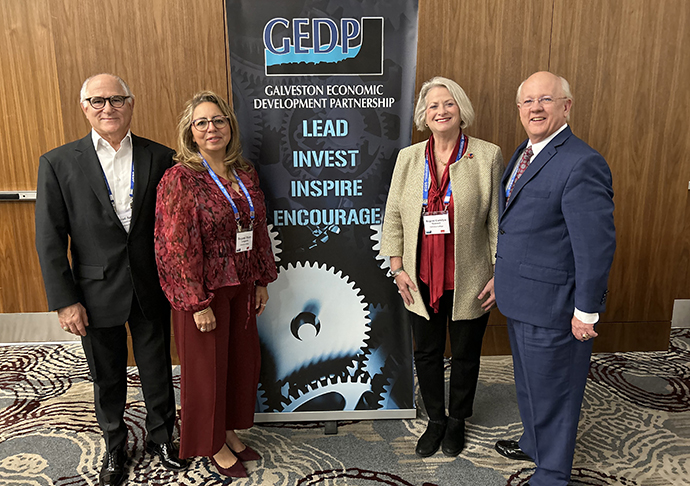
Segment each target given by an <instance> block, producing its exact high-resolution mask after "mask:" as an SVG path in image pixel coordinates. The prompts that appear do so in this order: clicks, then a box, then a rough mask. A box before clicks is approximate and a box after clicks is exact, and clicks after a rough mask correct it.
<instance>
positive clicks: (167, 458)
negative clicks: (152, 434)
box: [146, 440, 189, 471]
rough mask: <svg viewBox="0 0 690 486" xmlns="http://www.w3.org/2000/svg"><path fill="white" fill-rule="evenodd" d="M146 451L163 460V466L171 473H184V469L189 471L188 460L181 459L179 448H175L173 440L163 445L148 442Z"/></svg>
mask: <svg viewBox="0 0 690 486" xmlns="http://www.w3.org/2000/svg"><path fill="white" fill-rule="evenodd" d="M146 451H147V452H148V453H149V454H153V455H155V456H158V457H159V458H160V460H161V464H163V466H164V467H165V468H166V469H170V470H171V471H182V470H183V469H187V466H188V465H189V461H187V459H180V456H179V454H178V452H177V447H175V445H174V444H173V443H172V441H171V440H169V441H168V442H164V443H162V444H155V443H153V442H147V443H146Z"/></svg>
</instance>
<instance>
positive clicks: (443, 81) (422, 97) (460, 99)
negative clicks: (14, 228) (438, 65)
mask: <svg viewBox="0 0 690 486" xmlns="http://www.w3.org/2000/svg"><path fill="white" fill-rule="evenodd" d="M432 88H446V89H447V90H448V92H449V93H450V95H451V96H452V97H453V99H454V100H455V102H456V103H457V104H458V109H459V110H460V120H461V121H460V128H467V127H469V126H470V125H472V122H473V121H474V108H472V102H471V101H470V99H469V97H468V96H467V94H465V91H464V90H463V89H462V88H461V87H460V85H459V84H458V83H456V82H455V81H453V80H452V79H448V78H444V77H442V76H436V77H434V78H431V79H430V80H429V81H426V82H425V83H424V84H423V85H422V88H421V89H420V90H419V98H418V99H417V105H416V106H415V109H414V123H415V125H416V126H417V130H419V131H420V132H423V131H424V128H425V127H426V123H425V122H426V116H425V115H426V96H427V95H428V94H429V91H431V90H432Z"/></svg>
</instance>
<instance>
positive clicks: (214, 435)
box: [155, 91, 277, 477]
mask: <svg viewBox="0 0 690 486" xmlns="http://www.w3.org/2000/svg"><path fill="white" fill-rule="evenodd" d="M175 160H176V161H177V164H176V165H175V166H174V167H172V168H171V169H169V170H168V171H167V172H166V173H165V175H164V176H163V179H162V180H161V182H160V184H159V185H158V200H157V205H156V229H155V238H156V259H157V262H158V273H159V276H160V282H161V286H162V287H163V290H164V291H165V294H166V295H167V297H168V300H170V304H171V305H172V307H173V328H174V330H175V341H176V343H177V351H178V354H179V357H180V365H181V398H180V402H181V406H182V410H181V427H180V429H181V432H180V456H181V457H190V456H209V457H210V458H211V461H212V462H213V464H214V465H215V466H216V468H217V469H218V471H219V472H220V473H221V474H222V475H225V476H231V477H246V475H247V473H246V470H245V468H244V466H243V465H242V461H250V460H257V459H260V456H259V455H258V454H257V453H256V452H255V451H254V450H252V449H251V448H250V447H248V446H246V445H245V444H244V443H242V441H241V440H240V439H239V437H238V436H237V434H236V433H235V429H247V428H249V427H251V426H252V425H253V423H254V420H253V419H254V404H255V402H256V390H257V386H258V382H259V368H260V350H259V336H258V332H257V329H256V316H257V315H260V314H261V313H262V311H263V310H264V307H265V306H266V302H267V301H268V292H267V290H266V286H267V285H268V283H269V282H272V281H273V280H275V279H276V276H277V272H276V266H275V260H274V258H273V253H272V251H271V242H270V239H269V236H268V229H267V228H266V207H265V205H264V195H263V192H262V191H261V189H260V188H259V180H258V177H257V174H256V171H255V170H254V169H253V168H252V166H251V165H249V163H247V162H246V161H245V160H244V159H243V158H242V150H241V146H240V135H239V129H238V124H237V119H236V118H235V115H234V113H233V112H232V110H231V109H230V107H229V106H228V104H227V103H226V102H225V101H224V100H223V99H222V98H220V97H219V96H217V95H216V94H214V93H212V92H209V91H203V92H200V93H198V94H196V95H195V96H194V97H193V98H192V99H191V100H190V101H189V102H188V103H187V105H186V107H185V109H184V111H183V112H182V115H181V117H180V123H179V125H178V151H177V155H176V156H175Z"/></svg>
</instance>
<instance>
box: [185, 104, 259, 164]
mask: <svg viewBox="0 0 690 486" xmlns="http://www.w3.org/2000/svg"><path fill="white" fill-rule="evenodd" d="M202 103H213V104H215V105H216V106H218V108H219V109H220V111H221V113H223V115H224V116H227V117H228V121H229V122H230V143H228V145H227V147H226V148H225V158H224V159H223V162H224V163H225V167H226V168H227V169H228V170H229V169H231V168H232V167H237V168H240V169H243V170H245V171H251V170H253V167H252V165H251V164H250V163H249V162H248V161H247V160H246V159H245V158H244V157H242V141H241V140H240V127H239V124H238V123H237V117H236V116H235V113H234V112H233V111H232V110H231V109H230V106H229V105H228V104H227V102H226V101H225V100H224V99H223V98H221V97H220V96H218V95H217V94H215V93H214V92H212V91H200V92H198V93H197V94H195V95H194V96H193V97H192V99H191V100H189V101H188V102H187V104H186V105H185V107H184V110H182V113H181V114H180V121H179V123H178V124H177V153H176V154H175V157H174V159H175V162H178V163H179V164H182V165H184V166H185V167H187V168H189V169H192V170H195V171H197V172H203V171H205V170H206V168H205V167H204V166H203V164H202V163H201V161H202V158H201V156H200V155H199V147H198V146H197V144H196V142H195V141H194V135H192V115H193V114H194V110H195V109H196V107H197V106H199V105H200V104H202Z"/></svg>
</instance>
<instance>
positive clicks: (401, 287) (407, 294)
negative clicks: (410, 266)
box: [393, 270, 418, 305]
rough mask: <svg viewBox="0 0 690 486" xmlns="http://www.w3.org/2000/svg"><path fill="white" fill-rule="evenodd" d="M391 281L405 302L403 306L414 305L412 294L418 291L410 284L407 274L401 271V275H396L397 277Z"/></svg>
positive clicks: (410, 280)
mask: <svg viewBox="0 0 690 486" xmlns="http://www.w3.org/2000/svg"><path fill="white" fill-rule="evenodd" d="M393 281H394V282H395V285H397V286H398V293H399V294H400V296H401V297H402V299H403V301H404V302H405V305H412V304H414V298H412V292H418V290H417V287H416V286H415V284H414V283H413V282H412V279H411V278H410V276H409V275H408V274H407V272H406V271H404V270H403V271H402V272H401V273H399V274H398V276H397V277H395V279H394V280H393Z"/></svg>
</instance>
